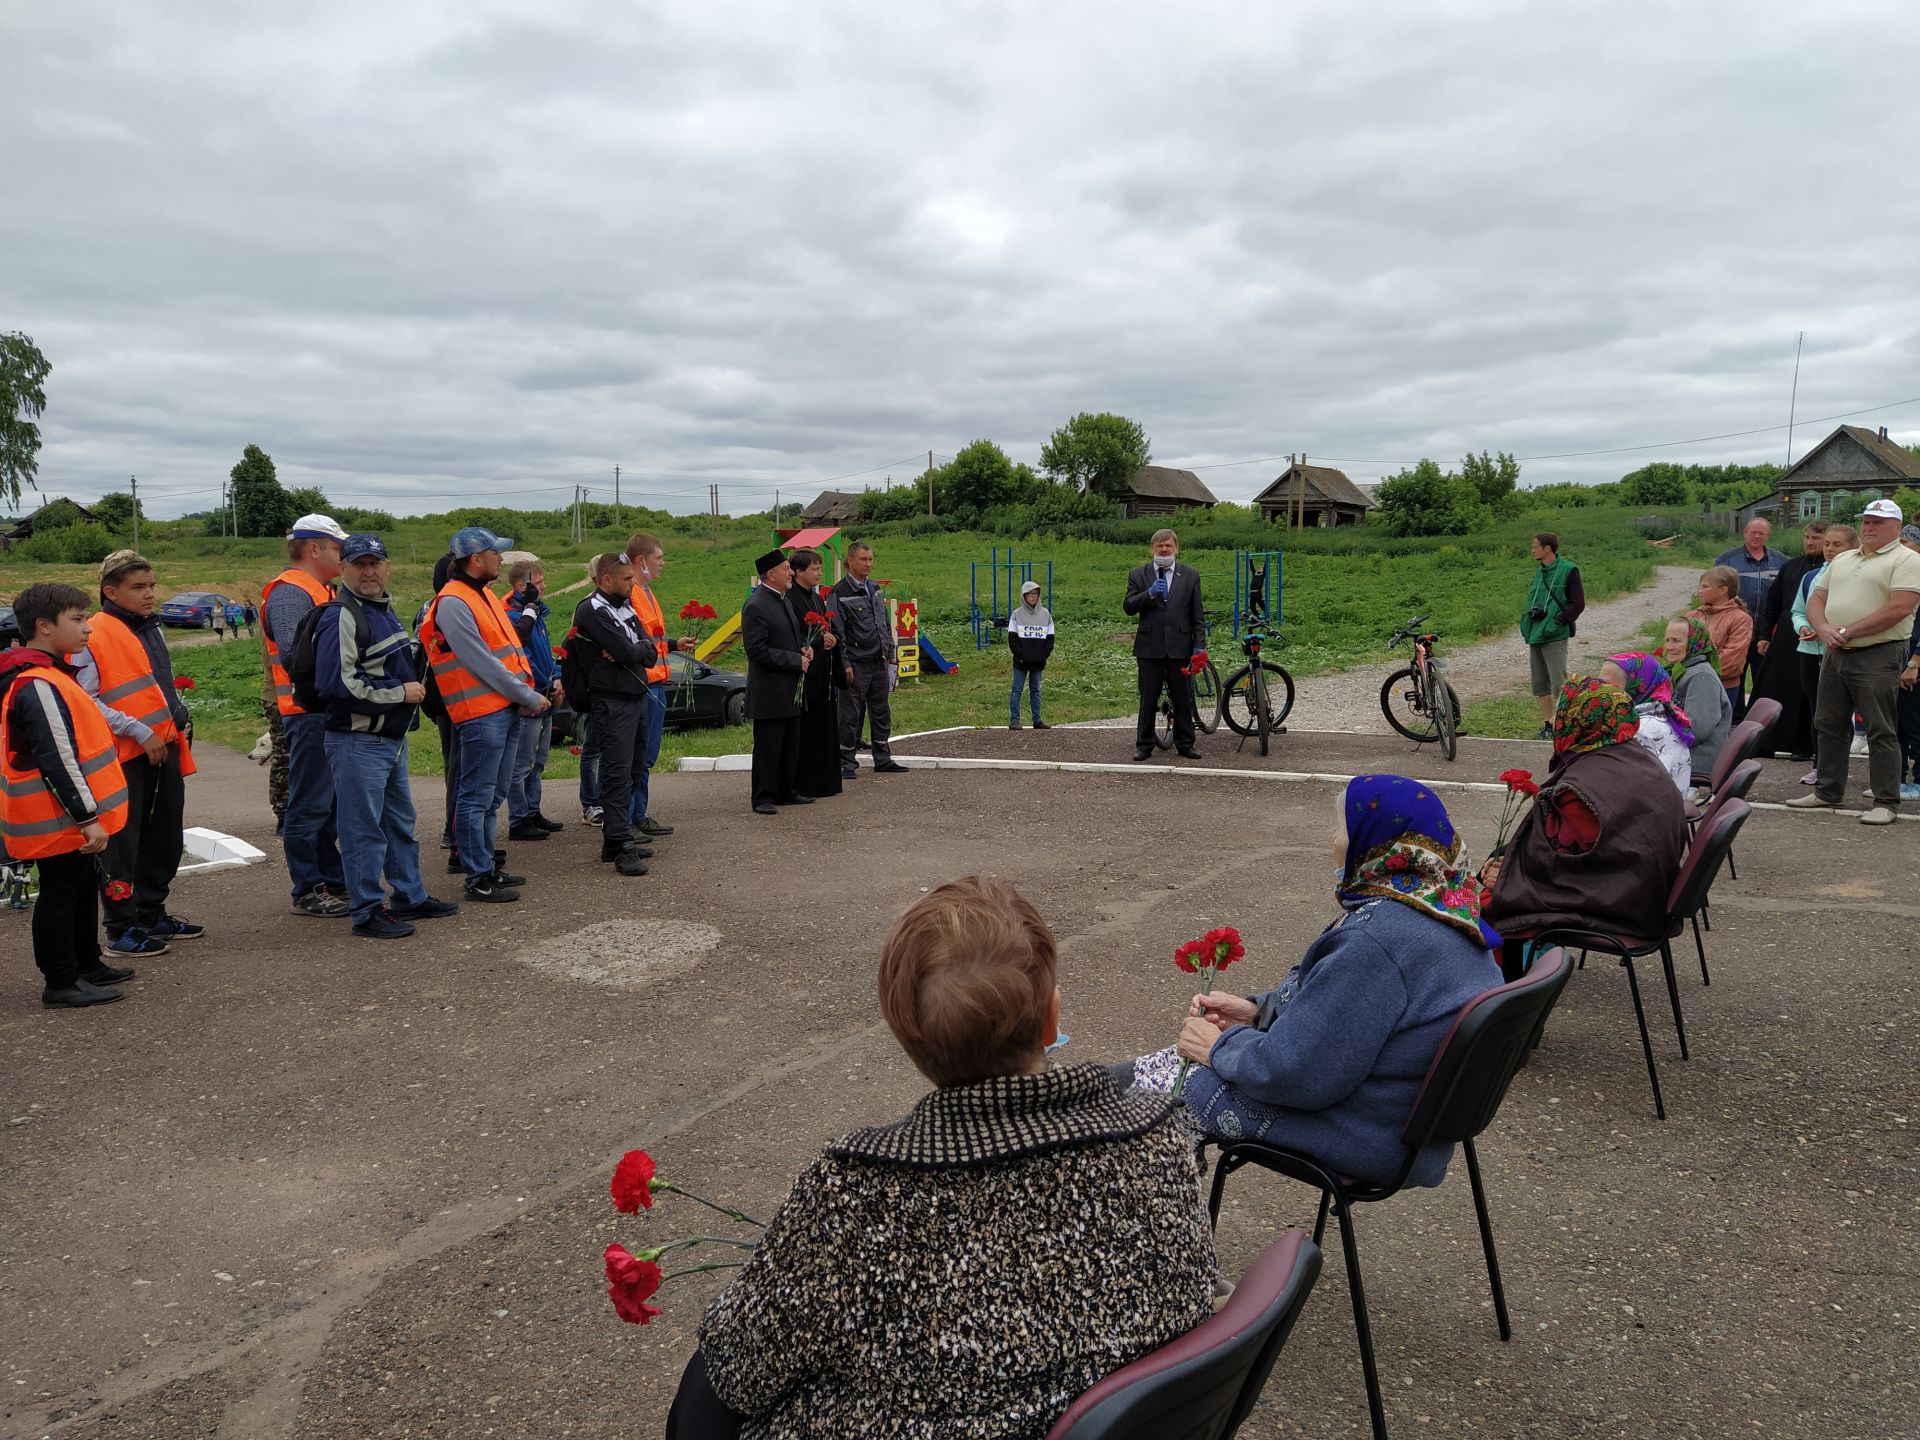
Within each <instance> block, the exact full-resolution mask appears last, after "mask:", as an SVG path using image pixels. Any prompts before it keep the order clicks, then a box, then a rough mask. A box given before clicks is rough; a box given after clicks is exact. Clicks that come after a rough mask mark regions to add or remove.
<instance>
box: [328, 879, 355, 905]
mask: <svg viewBox="0 0 1920 1440" xmlns="http://www.w3.org/2000/svg"><path fill="white" fill-rule="evenodd" d="M326 890H327V894H329V895H331V896H333V897H334V899H336V900H346V899H350V898H351V897H350V896H349V895H348V894H347V882H346V881H344V880H342V881H341V882H340V883H339V884H338V885H335V884H334V883H333V882H332V881H331V880H329V881H328V882H327V886H326Z"/></svg>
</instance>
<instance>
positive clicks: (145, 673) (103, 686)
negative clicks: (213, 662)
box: [87, 612, 199, 775]
mask: <svg viewBox="0 0 1920 1440" xmlns="http://www.w3.org/2000/svg"><path fill="white" fill-rule="evenodd" d="M89 623H90V624H91V625H92V627H93V634H92V636H91V638H89V639H88V641H87V650H88V651H89V653H91V654H92V656H93V663H94V667H95V668H96V669H97V670H98V671H99V672H100V700H101V703H102V704H105V705H110V706H112V707H113V708H114V709H115V710H118V711H119V712H120V713H121V714H122V715H129V716H131V717H132V718H134V719H135V720H138V721H139V722H140V723H141V724H142V725H144V726H146V727H147V728H148V729H149V730H151V731H153V733H154V734H155V735H157V736H159V737H160V739H162V740H164V741H166V742H167V743H168V744H174V743H178V744H179V745H180V773H181V774H182V775H191V774H193V773H194V772H195V771H196V770H197V769H198V768H199V767H198V766H197V765H195V764H194V763H193V756H192V755H191V754H189V753H188V750H187V746H186V743H185V742H184V741H183V740H181V737H180V730H179V727H178V726H176V725H175V724H174V723H173V711H172V709H171V708H170V707H169V706H168V704H167V692H166V691H165V690H163V689H161V688H160V681H159V679H158V678H157V677H156V676H155V675H154V673H153V669H152V662H151V661H150V660H148V658H147V647H146V646H144V645H142V644H141V643H140V637H139V636H138V635H136V634H134V633H133V627H132V626H130V625H128V624H127V622H126V621H124V620H122V619H121V618H120V617H119V616H117V615H108V614H106V613H104V612H103V613H101V614H99V615H95V616H94V617H93V618H92V620H91V621H90V622H89ZM113 748H114V750H115V752H116V753H118V755H119V756H120V759H121V760H122V762H125V761H128V760H136V759H139V758H141V757H143V756H144V755H145V754H146V753H147V750H146V746H144V745H142V744H141V743H140V742H139V741H137V740H135V739H134V738H133V737H132V736H131V735H116V736H114V737H113Z"/></svg>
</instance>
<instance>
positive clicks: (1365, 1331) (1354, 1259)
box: [1334, 1200, 1387, 1440]
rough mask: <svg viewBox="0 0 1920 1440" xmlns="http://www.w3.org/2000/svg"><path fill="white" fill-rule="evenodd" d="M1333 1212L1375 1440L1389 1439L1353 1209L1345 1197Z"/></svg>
mask: <svg viewBox="0 0 1920 1440" xmlns="http://www.w3.org/2000/svg"><path fill="white" fill-rule="evenodd" d="M1334 1215H1335V1218H1337V1219H1338V1220H1339V1222H1340V1248H1341V1249H1342V1250H1344V1251H1345V1252H1346V1259H1347V1290H1348V1291H1349V1292H1350V1293H1351V1295H1352V1296H1353V1329H1354V1333H1355V1334H1356V1335H1357V1336H1358V1337H1359V1340H1360V1370H1361V1373H1362V1374H1364V1375H1365V1377H1366V1381H1367V1413H1368V1415H1369V1416H1371V1417H1372V1419H1373V1440H1387V1411H1386V1406H1385V1405H1384V1404H1382V1403H1381V1400H1380V1374H1379V1372H1378V1370H1376V1369H1375V1367H1374V1363H1373V1329H1372V1327H1371V1326H1369V1325H1368V1324H1367V1292H1366V1289H1365V1287H1364V1286H1362V1285H1361V1283H1360V1250H1359V1247H1358V1246H1356V1245H1355V1244H1354V1241H1353V1210H1352V1208H1351V1207H1350V1206H1349V1205H1348V1204H1347V1203H1346V1201H1345V1200H1342V1201H1341V1202H1340V1205H1339V1208H1338V1209H1336V1210H1335V1211H1334Z"/></svg>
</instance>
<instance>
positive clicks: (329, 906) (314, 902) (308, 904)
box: [293, 885, 353, 920]
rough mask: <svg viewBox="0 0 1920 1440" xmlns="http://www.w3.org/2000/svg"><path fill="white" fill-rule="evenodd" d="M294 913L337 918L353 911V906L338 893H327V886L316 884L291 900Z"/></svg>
mask: <svg viewBox="0 0 1920 1440" xmlns="http://www.w3.org/2000/svg"><path fill="white" fill-rule="evenodd" d="M293 913H294V914H296V915H315V916H318V917H320V918H322V919H326V920H337V919H338V918H339V917H340V916H342V915H350V914H352V913H353V907H352V906H351V905H349V904H347V902H346V901H344V900H342V899H341V898H340V897H339V896H338V895H331V894H328V893H327V887H326V886H324V885H316V886H314V887H313V889H311V890H309V891H308V892H307V893H306V894H304V895H302V896H301V897H300V898H299V899H298V900H296V901H294V902H293Z"/></svg>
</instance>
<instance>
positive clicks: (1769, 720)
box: [1741, 695, 1780, 752]
mask: <svg viewBox="0 0 1920 1440" xmlns="http://www.w3.org/2000/svg"><path fill="white" fill-rule="evenodd" d="M1779 718H1780V702H1779V701H1778V700H1775V699H1774V698H1773V697H1772V696H1770V695H1762V696H1761V697H1760V698H1759V699H1758V700H1756V701H1754V702H1753V703H1752V704H1751V705H1749V706H1747V713H1746V714H1745V715H1743V716H1742V717H1741V721H1742V723H1745V722H1747V721H1752V722H1753V723H1754V724H1755V725H1758V726H1759V727H1760V738H1761V739H1762V740H1764V741H1766V742H1768V744H1767V749H1768V750H1769V752H1770V751H1771V750H1772V749H1773V745H1772V738H1773V722H1774V721H1776V720H1778V719H1779Z"/></svg>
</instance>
